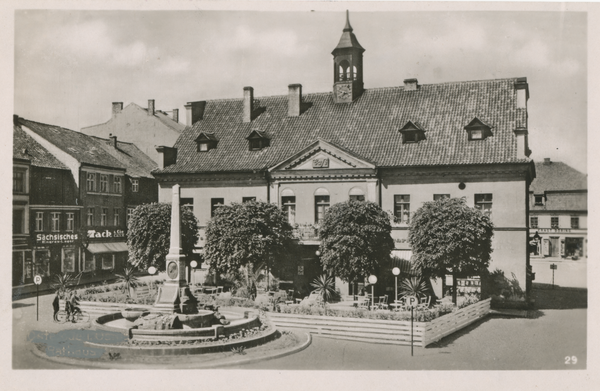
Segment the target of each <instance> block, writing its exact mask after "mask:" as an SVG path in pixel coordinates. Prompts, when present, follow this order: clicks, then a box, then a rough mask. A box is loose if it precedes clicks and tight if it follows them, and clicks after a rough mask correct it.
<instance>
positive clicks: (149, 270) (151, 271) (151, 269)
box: [148, 266, 156, 287]
mask: <svg viewBox="0 0 600 391" xmlns="http://www.w3.org/2000/svg"><path fill="white" fill-rule="evenodd" d="M148 273H149V274H150V275H152V276H153V275H154V273H156V268H155V267H154V266H150V267H149V268H148ZM150 287H152V280H150Z"/></svg>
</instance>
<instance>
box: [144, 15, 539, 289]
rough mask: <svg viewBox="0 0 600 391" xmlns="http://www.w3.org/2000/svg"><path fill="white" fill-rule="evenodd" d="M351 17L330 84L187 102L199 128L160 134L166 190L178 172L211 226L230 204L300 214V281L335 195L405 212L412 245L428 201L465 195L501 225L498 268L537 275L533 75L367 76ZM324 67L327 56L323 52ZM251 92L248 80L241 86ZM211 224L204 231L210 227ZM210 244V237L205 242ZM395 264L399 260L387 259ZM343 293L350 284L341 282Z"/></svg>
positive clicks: (396, 231) (398, 235)
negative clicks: (173, 138) (532, 259)
mask: <svg viewBox="0 0 600 391" xmlns="http://www.w3.org/2000/svg"><path fill="white" fill-rule="evenodd" d="M364 51H365V49H364V48H363V47H361V45H360V44H359V42H358V40H357V38H356V36H355V35H354V33H353V29H352V27H351V26H350V23H349V21H347V22H346V26H345V28H344V29H343V33H342V36H341V39H340V40H339V43H338V44H337V46H336V47H335V48H334V50H333V52H332V54H333V60H334V67H333V70H332V71H333V72H332V74H331V77H332V89H331V91H327V92H322V93H304V91H303V90H302V85H300V84H290V85H289V92H288V94H287V95H284V96H270V97H261V98H260V99H258V100H257V99H255V96H254V89H253V88H252V87H244V88H243V97H242V98H241V99H224V100H223V99H220V100H202V101H193V102H189V103H188V104H187V105H186V109H187V120H188V127H187V128H186V129H185V130H184V131H183V132H182V134H181V136H180V137H179V139H178V140H177V142H176V143H175V145H174V146H173V147H167V146H164V147H159V148H158V150H159V152H160V153H161V156H162V159H161V163H160V164H159V166H160V168H159V169H158V170H157V171H154V175H155V177H156V178H157V180H158V181H159V187H160V188H159V199H160V200H161V201H167V202H168V201H170V197H171V187H172V186H173V185H175V184H179V185H181V197H182V198H183V199H184V201H183V202H184V203H187V204H188V205H191V206H192V208H193V211H194V213H195V215H196V216H197V217H198V219H199V221H200V225H201V226H202V227H205V226H206V223H207V221H208V220H209V219H210V218H211V214H212V213H213V211H214V210H215V208H217V207H218V206H219V205H221V204H229V203H233V202H243V201H245V200H248V199H257V200H262V201H266V202H271V203H276V204H278V205H280V206H281V207H282V208H283V209H284V210H285V211H286V213H287V215H288V217H289V220H290V222H291V223H292V224H294V225H297V230H298V236H299V238H300V243H301V244H303V246H302V248H303V250H302V251H301V252H300V253H299V254H292V255H290V257H292V258H294V259H293V260H292V261H293V262H295V265H296V266H297V267H296V268H295V270H296V273H294V274H295V275H294V276H292V278H293V280H294V283H295V285H297V286H298V285H304V286H306V285H307V283H308V282H311V281H312V279H314V276H315V275H316V274H317V273H319V274H320V273H321V271H320V270H321V269H320V267H319V262H318V256H317V255H316V250H317V248H318V247H317V246H318V243H319V242H318V238H317V237H316V230H315V227H316V226H318V224H319V221H321V219H322V218H323V214H324V212H325V211H326V210H327V208H329V207H330V206H331V205H333V204H335V203H337V202H342V201H346V200H348V199H351V198H354V199H357V200H366V201H372V202H375V203H377V204H379V205H380V206H381V208H382V209H383V210H385V211H388V212H391V214H393V215H394V216H395V219H394V224H393V232H392V235H393V238H394V241H395V244H396V248H395V250H394V254H395V255H398V256H401V257H404V258H409V257H410V256H411V252H410V244H409V242H408V240H407V238H408V224H409V222H410V218H411V214H412V213H413V212H414V211H415V210H416V209H418V208H419V207H420V206H421V205H422V203H423V202H426V201H432V200H435V199H437V198H439V197H464V198H466V200H467V203H468V205H471V206H474V207H476V208H479V209H481V210H483V211H484V212H485V213H488V214H489V215H490V216H491V219H492V221H493V223H494V226H495V231H494V239H493V248H494V251H493V253H492V263H491V266H490V269H491V270H494V269H496V268H499V269H502V270H504V271H505V273H506V274H507V275H509V276H510V275H511V274H510V273H515V275H516V277H517V279H518V280H519V282H520V284H521V286H522V287H523V288H525V287H526V286H527V287H529V285H530V281H527V280H528V275H529V273H528V270H529V269H528V268H529V258H528V257H529V255H528V247H527V245H528V190H529V185H530V183H531V181H532V180H533V178H534V177H535V166H534V164H533V162H532V160H531V159H530V158H529V155H530V152H531V151H530V150H529V147H528V130H527V101H528V98H529V90H528V84H527V79H526V78H508V79H496V80H481V81H463V82H449V83H440V84H420V83H419V82H418V81H417V79H407V80H404V84H403V85H400V86H397V85H392V86H390V87H386V88H373V89H370V88H365V85H364V80H363V53H364ZM323 66H329V65H328V64H323ZM240 92H242V91H240ZM200 236H201V237H202V236H203V234H201V235H200ZM202 246H203V242H202V239H201V240H200V243H199V247H202ZM390 273H391V271H390ZM337 284H338V287H340V288H341V290H342V293H346V292H345V291H346V290H347V289H349V287H348V286H347V285H345V284H341V282H340V281H337Z"/></svg>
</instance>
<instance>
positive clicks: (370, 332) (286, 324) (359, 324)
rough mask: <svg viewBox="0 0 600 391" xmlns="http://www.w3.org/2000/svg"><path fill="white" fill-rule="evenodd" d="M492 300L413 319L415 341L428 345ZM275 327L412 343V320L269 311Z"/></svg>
mask: <svg viewBox="0 0 600 391" xmlns="http://www.w3.org/2000/svg"><path fill="white" fill-rule="evenodd" d="M490 302H491V299H486V300H483V301H479V302H477V303H475V304H472V305H470V306H468V307H464V308H461V309H459V310H457V311H455V312H452V313H450V314H446V315H443V316H441V317H439V318H437V319H434V320H432V321H431V322H413V336H412V338H413V344H414V345H415V346H422V347H426V346H427V345H429V344H432V343H434V342H437V341H439V340H440V339H442V338H443V337H445V336H447V335H450V334H452V333H454V332H455V331H457V330H460V329H462V328H464V327H466V326H468V325H469V324H471V323H473V322H475V321H477V320H479V319H481V318H483V317H484V316H487V315H488V314H489V312H490ZM268 317H269V319H270V320H271V322H272V323H273V324H274V325H275V326H276V327H281V328H300V329H305V330H308V331H311V332H313V333H317V334H319V335H324V336H335V337H338V338H343V339H350V340H355V341H363V342H371V343H385V344H396V345H410V341H411V327H410V321H394V320H379V319H362V318H341V317H334V316H316V315H298V314H281V313H268Z"/></svg>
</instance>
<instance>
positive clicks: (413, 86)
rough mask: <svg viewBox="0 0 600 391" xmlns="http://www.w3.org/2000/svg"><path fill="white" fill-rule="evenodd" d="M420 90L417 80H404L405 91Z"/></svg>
mask: <svg viewBox="0 0 600 391" xmlns="http://www.w3.org/2000/svg"><path fill="white" fill-rule="evenodd" d="M417 88H419V81H418V80H417V79H404V91H416V90H417Z"/></svg>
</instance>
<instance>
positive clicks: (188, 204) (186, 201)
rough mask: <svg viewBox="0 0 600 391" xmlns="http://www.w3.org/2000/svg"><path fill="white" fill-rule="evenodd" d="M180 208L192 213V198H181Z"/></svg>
mask: <svg viewBox="0 0 600 391" xmlns="http://www.w3.org/2000/svg"><path fill="white" fill-rule="evenodd" d="M179 203H180V205H181V207H183V208H188V209H189V210H191V211H192V212H193V211H194V199H193V198H181V199H180V200H179Z"/></svg>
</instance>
